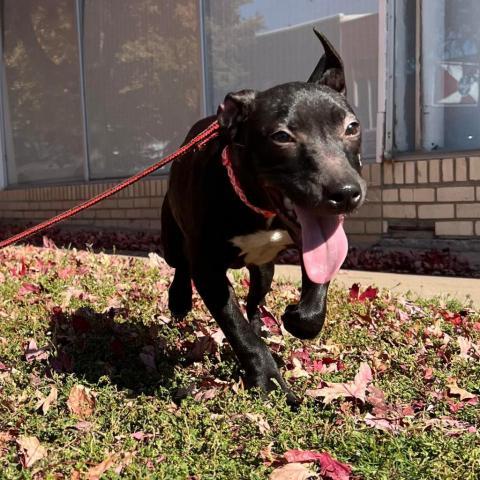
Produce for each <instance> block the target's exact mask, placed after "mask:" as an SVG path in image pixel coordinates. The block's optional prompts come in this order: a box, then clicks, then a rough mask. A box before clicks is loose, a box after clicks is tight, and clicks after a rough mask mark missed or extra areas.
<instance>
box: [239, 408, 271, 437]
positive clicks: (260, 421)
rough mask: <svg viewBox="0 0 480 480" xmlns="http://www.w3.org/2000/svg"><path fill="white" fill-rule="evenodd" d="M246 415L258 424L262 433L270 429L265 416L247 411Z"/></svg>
mask: <svg viewBox="0 0 480 480" xmlns="http://www.w3.org/2000/svg"><path fill="white" fill-rule="evenodd" d="M245 416H246V417H247V418H248V419H249V420H250V421H251V422H252V423H254V424H256V425H257V426H258V430H259V431H260V434H261V435H264V434H265V433H267V432H268V431H269V430H270V424H269V423H268V421H267V420H265V418H263V417H262V416H261V415H260V414H258V413H246V414H245Z"/></svg>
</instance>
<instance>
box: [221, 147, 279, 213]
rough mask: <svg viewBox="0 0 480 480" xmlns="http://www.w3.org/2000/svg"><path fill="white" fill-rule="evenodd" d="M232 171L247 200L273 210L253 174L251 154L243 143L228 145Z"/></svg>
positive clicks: (261, 186) (262, 187) (257, 205)
mask: <svg viewBox="0 0 480 480" xmlns="http://www.w3.org/2000/svg"><path fill="white" fill-rule="evenodd" d="M228 149H229V153H230V159H231V163H232V167H233V171H234V173H235V176H236V178H237V181H238V183H239V184H240V186H241V188H242V190H243V192H244V193H245V195H246V197H247V199H248V201H249V202H250V203H252V204H253V205H255V206H256V207H259V208H261V209H264V210H273V206H272V205H271V203H270V201H269V199H268V196H267V194H266V193H265V190H264V186H263V185H262V183H261V182H260V181H259V178H258V176H257V175H256V174H255V170H254V167H253V165H252V155H251V153H250V152H249V150H248V148H247V147H245V146H243V145H237V144H235V143H232V144H230V145H229V146H228Z"/></svg>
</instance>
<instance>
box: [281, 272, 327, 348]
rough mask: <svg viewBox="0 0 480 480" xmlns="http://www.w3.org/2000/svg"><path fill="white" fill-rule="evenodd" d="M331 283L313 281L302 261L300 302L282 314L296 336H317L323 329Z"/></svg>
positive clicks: (308, 337) (307, 337) (304, 338)
mask: <svg viewBox="0 0 480 480" xmlns="http://www.w3.org/2000/svg"><path fill="white" fill-rule="evenodd" d="M328 286H329V283H323V284H318V283H313V282H312V281H311V280H310V279H309V278H308V276H307V274H306V272H305V268H304V267H303V263H302V293H301V297H300V302H299V303H298V304H296V305H289V306H288V307H287V308H286V309H285V313H284V314H283V316H282V320H283V325H284V327H285V328H286V330H287V331H288V332H290V333H291V334H292V335H293V336H294V337H297V338H301V339H303V340H307V339H312V338H315V337H316V336H317V335H318V334H319V333H320V331H321V330H322V327H323V323H324V321H325V315H326V313H327V292H328Z"/></svg>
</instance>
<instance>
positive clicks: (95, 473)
mask: <svg viewBox="0 0 480 480" xmlns="http://www.w3.org/2000/svg"><path fill="white" fill-rule="evenodd" d="M114 463H115V456H114V455H109V456H108V457H107V458H106V459H105V460H103V462H100V463H99V464H98V465H95V466H94V467H90V468H89V469H88V476H87V478H88V480H99V478H100V477H101V476H102V475H103V474H104V473H105V472H106V471H107V470H108V469H110V468H111V467H112V466H113V465H114Z"/></svg>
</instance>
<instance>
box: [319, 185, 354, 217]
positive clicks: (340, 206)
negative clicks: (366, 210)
mask: <svg viewBox="0 0 480 480" xmlns="http://www.w3.org/2000/svg"><path fill="white" fill-rule="evenodd" d="M361 199H362V191H361V190H360V186H359V185H354V184H347V185H342V186H341V187H337V188H335V189H331V190H329V191H328V192H327V194H326V200H327V203H328V204H329V205H330V207H333V208H335V210H342V211H350V210H353V209H354V208H355V207H357V206H358V204H359V203H360V200H361Z"/></svg>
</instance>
